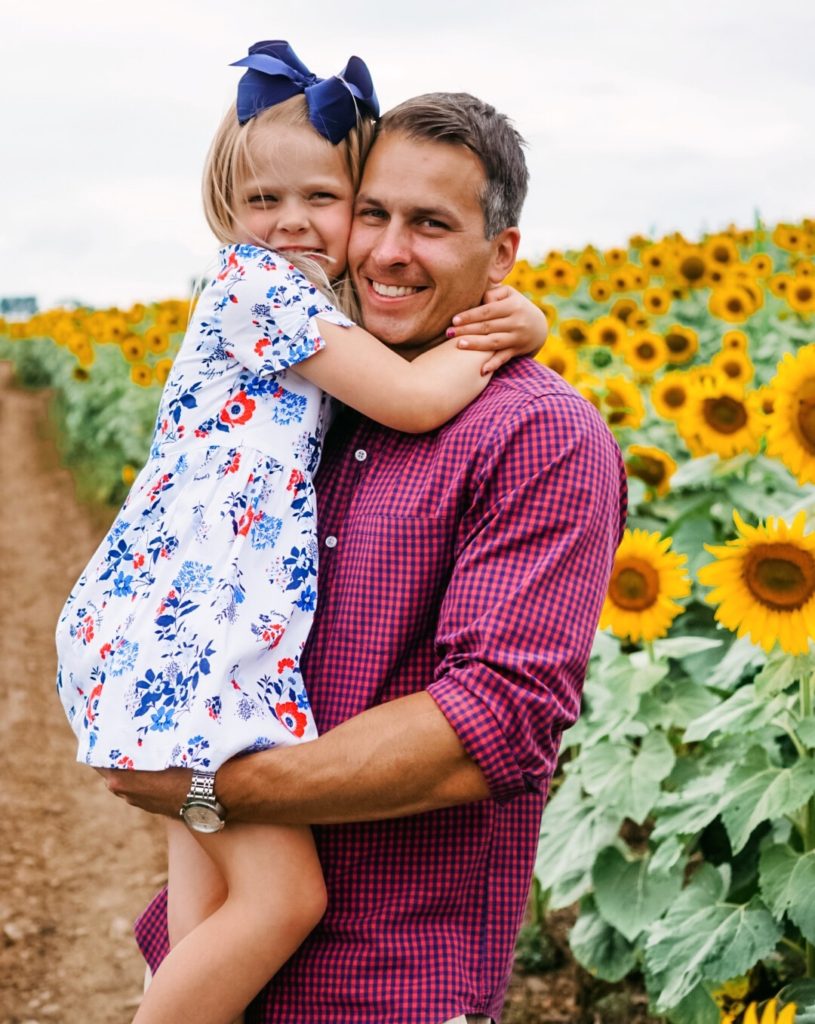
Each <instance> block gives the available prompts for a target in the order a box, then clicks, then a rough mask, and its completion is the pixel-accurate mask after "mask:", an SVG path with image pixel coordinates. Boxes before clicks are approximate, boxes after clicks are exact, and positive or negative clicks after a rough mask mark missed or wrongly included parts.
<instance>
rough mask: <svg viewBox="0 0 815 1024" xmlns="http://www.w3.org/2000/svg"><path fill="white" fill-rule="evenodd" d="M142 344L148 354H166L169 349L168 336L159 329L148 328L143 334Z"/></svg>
mask: <svg viewBox="0 0 815 1024" xmlns="http://www.w3.org/2000/svg"><path fill="white" fill-rule="evenodd" d="M144 344H145V346H146V348H147V351H148V352H155V353H157V354H158V353H160V352H166V351H167V349H168V348H169V347H170V336H169V335H168V334H167V332H166V331H162V329H161V328H160V327H148V329H147V330H146V331H145V332H144Z"/></svg>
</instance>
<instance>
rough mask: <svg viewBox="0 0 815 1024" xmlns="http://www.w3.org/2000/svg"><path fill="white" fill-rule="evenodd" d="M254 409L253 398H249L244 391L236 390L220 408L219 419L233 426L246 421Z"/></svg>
mask: <svg viewBox="0 0 815 1024" xmlns="http://www.w3.org/2000/svg"><path fill="white" fill-rule="evenodd" d="M254 411H255V402H254V399H252V398H250V397H249V396H248V395H247V394H246V392H245V391H238V392H237V394H234V395H233V396H232V397H231V398H230V399H229V401H228V402H227V403H226V405H225V406H224V407H223V409H221V414H220V420H221V423H226V424H227V426H230V427H235V426H238V425H239V424H242V423H248V422H249V420H250V419H251V418H252V414H253V413H254Z"/></svg>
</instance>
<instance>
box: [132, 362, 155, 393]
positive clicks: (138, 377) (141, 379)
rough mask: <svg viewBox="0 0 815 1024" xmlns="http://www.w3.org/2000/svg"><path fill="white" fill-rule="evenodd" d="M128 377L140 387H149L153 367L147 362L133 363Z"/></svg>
mask: <svg viewBox="0 0 815 1024" xmlns="http://www.w3.org/2000/svg"><path fill="white" fill-rule="evenodd" d="M130 379H131V380H132V381H133V383H134V384H138V385H139V387H140V388H146V387H149V386H150V385H151V384H152V383H153V368H152V366H148V365H147V363H134V364H133V365H132V366H131V367H130Z"/></svg>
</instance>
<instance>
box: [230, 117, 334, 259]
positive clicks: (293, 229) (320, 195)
mask: <svg viewBox="0 0 815 1024" xmlns="http://www.w3.org/2000/svg"><path fill="white" fill-rule="evenodd" d="M249 158H250V159H249V163H250V164H251V166H250V168H249V170H248V171H247V172H246V174H245V175H243V176H240V177H239V178H238V180H237V181H236V182H235V234H236V241H238V242H249V243H251V244H253V245H262V246H263V247H264V248H268V249H275V250H276V251H277V252H282V253H287V252H290V253H310V254H315V255H316V256H317V257H318V259H320V260H321V262H323V263H324V266H325V271H326V273H327V274H328V276H329V277H330V278H336V277H338V276H339V275H340V274H341V273H342V272H343V271H344V270H345V261H346V251H347V248H348V235H349V234H350V232H351V218H352V212H353V206H354V189H353V185H352V183H351V179H350V177H349V174H348V168H347V165H346V161H345V153H344V151H343V149H342V148H341V147H340V146H333V145H332V144H331V143H330V142H328V140H327V139H324V138H323V137H322V136H321V135H318V134H317V132H316V131H315V130H314V129H313V128H312V127H311V126H310V125H270V126H269V127H268V128H264V129H263V130H260V131H255V132H253V133H251V134H250V136H249Z"/></svg>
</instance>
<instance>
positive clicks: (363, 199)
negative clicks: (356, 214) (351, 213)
mask: <svg viewBox="0 0 815 1024" xmlns="http://www.w3.org/2000/svg"><path fill="white" fill-rule="evenodd" d="M359 203H362V205H363V206H383V205H384V204H383V203H382V201H381V200H379V199H374V197H373V196H366V195H365V193H364V192H358V193H357V204H359Z"/></svg>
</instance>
